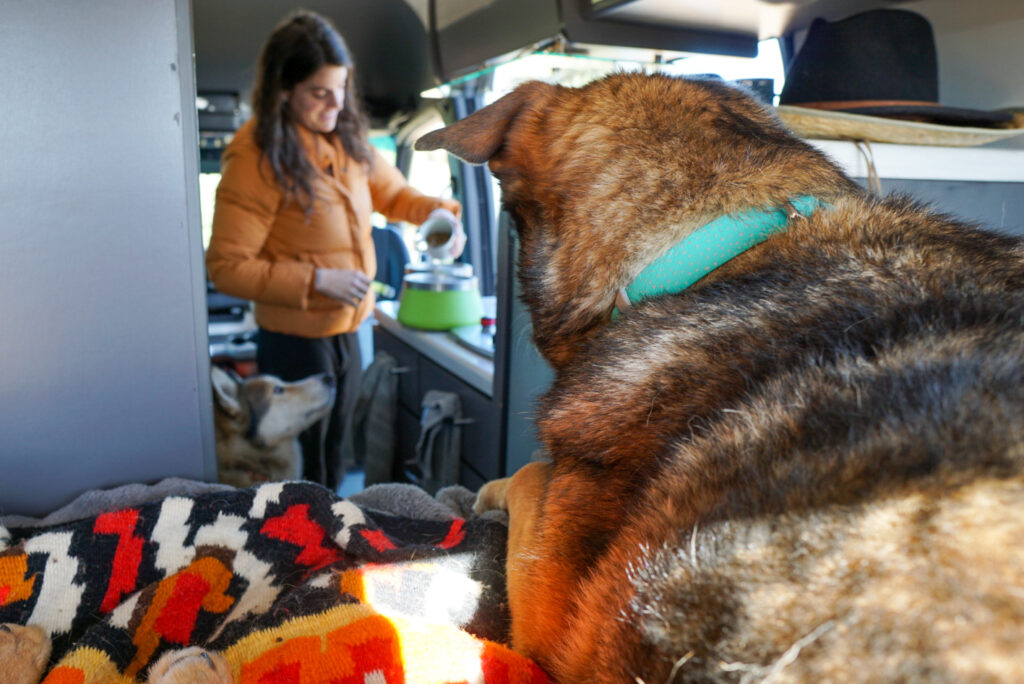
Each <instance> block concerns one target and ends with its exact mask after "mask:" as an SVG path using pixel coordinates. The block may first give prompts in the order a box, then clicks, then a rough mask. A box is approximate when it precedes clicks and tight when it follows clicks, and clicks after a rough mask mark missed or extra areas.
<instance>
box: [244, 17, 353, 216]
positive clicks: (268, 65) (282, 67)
mask: <svg viewBox="0 0 1024 684" xmlns="http://www.w3.org/2000/svg"><path fill="white" fill-rule="evenodd" d="M328 64H329V65H332V66H343V67H347V68H348V70H349V77H348V80H347V82H346V84H345V104H344V107H342V110H341V113H340V114H339V115H338V123H337V125H336V127H335V129H334V132H333V134H334V135H337V136H338V139H339V140H341V144H342V146H343V147H344V148H345V152H347V153H348V155H349V156H350V157H352V158H353V159H355V160H356V161H358V162H361V163H364V164H367V165H370V164H372V161H373V152H372V151H371V148H370V144H369V142H367V130H368V128H369V126H368V124H367V120H366V115H365V114H364V113H363V109H362V106H361V105H360V103H359V98H358V97H356V93H355V87H354V85H353V81H354V78H353V76H354V72H355V68H354V66H353V64H352V56H351V54H350V53H349V49H348V46H347V45H346V44H345V40H344V39H343V38H342V37H341V34H340V33H338V31H337V29H335V28H334V26H333V25H332V24H331V22H330V21H328V20H327V19H325V18H324V17H322V16H320V15H319V14H316V13H314V12H309V11H305V10H300V11H298V12H295V13H294V14H291V15H289V16H288V17H287V18H286V19H285V20H284V21H283V22H281V23H280V24H279V25H278V26H277V28H275V29H274V31H273V33H271V34H270V37H269V38H267V42H266V43H265V44H264V45H263V50H262V51H261V52H260V59H259V71H258V73H257V76H256V86H255V88H254V89H253V94H252V108H253V113H254V115H255V117H256V130H255V137H256V144H257V145H258V146H259V148H260V150H262V151H263V154H264V156H266V158H267V160H268V161H269V162H270V168H271V169H273V171H274V178H275V179H276V180H277V182H278V183H280V184H281V186H282V187H283V188H284V190H285V195H286V197H290V198H293V199H295V200H296V201H297V202H298V203H299V204H300V206H302V207H303V208H304V209H305V210H306V213H307V214H308V213H309V212H310V211H312V208H313V176H314V175H315V170H314V169H313V165H312V164H310V162H309V160H308V159H307V158H306V153H305V149H304V148H303V146H302V141H301V139H300V138H299V132H298V130H297V128H296V127H297V126H298V125H299V124H298V123H297V122H295V121H294V118H293V117H292V115H291V111H290V110H289V108H288V102H287V98H286V97H285V92H286V91H290V90H291V89H292V88H294V87H295V86H296V85H298V84H299V83H302V82H303V81H305V80H306V79H307V78H309V77H310V76H312V75H313V74H314V73H316V72H317V70H319V69H320V67H322V66H324V65H328Z"/></svg>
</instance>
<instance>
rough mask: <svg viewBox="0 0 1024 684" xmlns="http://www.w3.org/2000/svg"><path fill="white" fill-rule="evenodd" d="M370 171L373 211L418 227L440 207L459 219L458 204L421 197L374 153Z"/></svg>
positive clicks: (399, 172)
mask: <svg viewBox="0 0 1024 684" xmlns="http://www.w3.org/2000/svg"><path fill="white" fill-rule="evenodd" d="M374 155H375V156H374V163H373V171H372V172H371V173H370V195H371V197H372V198H373V208H374V209H375V210H377V211H379V212H380V213H382V214H384V215H385V216H386V217H388V219H391V220H397V221H408V222H409V223H415V224H417V225H419V224H420V223H423V222H424V221H426V220H427V217H428V216H430V212H432V211H433V210H434V209H438V208H443V209H447V210H448V211H450V212H452V213H453V214H455V216H456V217H459V218H461V216H462V205H461V204H459V203H458V202H457V201H456V200H453V199H447V198H443V197H431V196H429V195H424V194H423V193H422V192H420V191H419V190H417V189H416V188H414V187H412V186H411V185H409V183H408V181H406V179H405V176H403V175H402V172H401V171H399V170H398V169H396V168H395V167H394V166H392V165H391V164H389V163H388V161H387V160H386V159H384V157H382V156H381V155H380V153H379V152H377V151H376V150H374Z"/></svg>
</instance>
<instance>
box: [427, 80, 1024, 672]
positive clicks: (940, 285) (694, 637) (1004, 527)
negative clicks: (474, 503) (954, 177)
mask: <svg viewBox="0 0 1024 684" xmlns="http://www.w3.org/2000/svg"><path fill="white" fill-rule="evenodd" d="M417 148H418V149H436V148H445V149H447V150H449V151H451V152H452V153H454V154H456V155H457V156H459V157H461V158H462V159H464V160H467V161H469V162H472V163H484V162H489V165H490V168H491V170H492V172H493V173H494V174H495V175H496V176H497V177H498V179H499V180H500V182H501V187H502V197H503V204H504V206H505V208H506V209H507V210H509V211H510V212H511V213H512V214H513V216H514V218H515V220H516V225H517V230H518V234H519V240H520V251H519V255H518V257H519V274H518V275H519V278H520V280H521V283H522V288H523V297H524V300H525V302H526V303H527V305H528V306H529V308H530V310H531V315H532V321H533V333H534V340H535V342H536V344H537V347H538V349H539V350H540V352H541V354H542V355H543V356H544V357H545V358H546V359H547V360H548V361H549V362H550V363H551V365H552V366H553V367H554V369H555V371H556V377H555V382H554V385H553V388H552V389H551V390H550V391H549V392H548V393H547V395H546V396H545V397H544V399H543V400H542V402H541V405H540V406H539V411H538V414H539V418H538V429H539V434H540V437H541V439H542V442H543V444H544V446H545V448H546V451H547V452H548V454H549V456H550V458H551V463H550V465H548V464H543V463H535V464H531V465H530V466H528V467H527V468H526V469H524V470H521V471H520V472H519V473H518V474H516V476H514V477H513V478H512V480H511V482H509V481H500V482H498V483H492V485H490V486H489V487H486V488H485V489H484V490H482V492H481V496H480V503H482V504H484V505H488V504H489V503H490V504H491V505H494V504H497V505H501V504H502V502H504V501H507V504H508V507H509V510H510V517H511V525H512V529H511V534H510V542H509V544H510V548H509V561H508V574H509V598H510V606H511V610H512V621H513V625H512V629H513V644H514V646H515V647H516V648H517V649H519V650H521V651H522V652H524V653H525V654H527V655H529V656H532V657H533V658H535V659H536V660H537V661H539V663H540V664H541V665H542V666H544V667H545V668H547V669H548V671H549V672H550V673H552V674H553V675H554V676H555V678H556V679H557V680H559V681H565V682H603V681H614V682H645V683H646V684H654V683H657V684H663V683H665V682H670V681H684V680H686V681H699V680H724V681H754V680H758V681H760V680H766V681H768V680H770V681H877V680H900V681H969V680H970V681H976V680H1024V657H1022V655H1021V653H1022V650H1021V644H1022V643H1024V544H1022V540H1024V516H1022V515H1021V511H1022V510H1024V478H1022V475H1021V472H1022V468H1021V465H1022V455H1024V289H1022V286H1024V247H1022V244H1021V243H1020V242H1019V241H1018V240H1016V239H1011V238H1009V237H1003V236H1000V235H997V234H994V233H990V232H985V231H982V230H979V229H976V228H974V227H971V226H968V225H965V224H963V223H961V222H958V221H956V220H954V219H952V218H950V217H947V216H944V215H940V214H937V213H934V212H932V211H930V210H928V209H927V208H924V207H922V206H919V205H917V204H915V203H914V202H912V201H910V200H908V199H905V198H899V197H893V198H887V199H879V198H876V197H873V196H869V195H868V194H866V193H865V192H864V191H862V190H861V189H860V188H859V186H857V185H856V184H855V183H853V182H852V181H851V180H850V179H848V178H847V177H845V176H844V175H843V173H842V172H841V171H840V170H839V169H838V168H837V167H836V166H835V165H834V164H833V163H832V162H831V161H829V160H828V159H827V158H826V157H825V156H823V155H822V154H821V153H819V152H818V151H816V150H815V149H814V148H812V147H811V146H809V145H807V144H805V143H804V142H802V141H800V140H798V139H797V138H795V137H794V136H793V135H791V134H790V133H789V132H788V131H787V130H785V129H784V128H783V126H782V125H781V124H780V123H779V121H778V120H777V119H776V117H775V116H774V114H773V113H772V112H771V110H770V109H769V108H766V107H763V106H761V105H759V104H757V103H756V102H755V101H754V100H753V99H751V98H749V97H748V96H747V95H745V94H744V93H742V92H740V91H737V90H734V89H732V88H730V87H728V86H726V85H725V84H722V83H720V82H714V81H688V80H683V79H676V78H669V77H665V76H643V75H637V74H617V75H614V76H611V77H608V78H605V79H603V80H601V81H597V82H595V83H592V84H590V85H587V86H585V87H583V88H580V89H568V88H562V87H558V86H551V85H547V84H543V83H536V82H534V83H528V84H525V85H522V86H520V87H519V88H518V89H517V90H515V91H514V92H512V93H511V94H509V95H507V96H505V97H504V98H502V99H501V100H499V101H498V102H496V103H494V104H492V105H490V106H489V107H486V108H484V109H482V110H480V111H478V112H477V113H475V114H473V115H472V116H470V117H468V118H466V119H463V120H461V121H459V122H456V123H455V124H453V125H452V126H449V127H448V128H446V129H442V130H440V131H436V132H433V133H430V134H428V135H427V136H425V137H424V138H422V139H421V140H420V141H419V142H418V143H417ZM802 195H813V196H815V197H817V198H819V199H820V200H821V201H823V202H825V203H827V205H828V206H826V207H824V208H821V209H819V210H818V211H816V212H815V213H814V214H813V215H811V216H810V217H808V218H802V219H795V220H793V221H792V222H791V223H790V225H789V227H788V229H787V231H786V232H784V233H781V234H778V235H775V236H773V237H771V238H770V239H768V240H767V241H765V242H763V243H762V244H760V245H758V246H757V247H754V248H752V249H750V250H749V251H747V252H745V253H744V254H742V255H741V256H739V257H737V258H736V259H734V260H733V261H731V262H729V263H728V264H726V265H725V266H723V267H721V268H719V269H717V270H715V271H713V272H712V273H711V274H709V275H708V276H706V277H705V278H704V279H703V280H701V281H699V282H698V283H697V284H695V285H694V286H692V287H691V288H690V289H689V290H687V291H685V292H683V293H680V294H676V295H668V296H662V297H659V298H655V299H652V300H649V301H647V302H643V303H640V304H638V305H635V306H633V307H632V308H630V309H628V310H627V311H625V312H624V314H623V315H622V316H621V318H618V319H616V320H614V321H612V320H610V316H609V313H610V311H611V309H612V307H613V304H614V302H615V295H616V292H617V290H618V289H619V288H622V287H624V286H625V285H627V284H628V282H629V281H630V280H631V279H632V278H633V277H634V276H635V275H636V274H637V273H638V272H639V271H640V270H642V269H643V268H644V267H645V266H646V265H647V264H648V263H650V262H652V261H653V260H654V259H655V258H656V257H657V256H658V255H659V254H661V253H663V252H664V251H665V250H666V249H667V248H668V247H669V246H670V245H672V244H674V243H676V242H677V241H679V240H680V239H681V238H683V237H684V236H686V235H688V234H690V233H691V232H692V231H693V230H695V229H696V228H697V227H699V226H701V225H703V224H705V223H707V222H708V221H710V220H712V219H714V218H716V217H718V216H721V215H725V214H729V213H732V212H736V211H739V210H744V209H749V208H768V207H780V206H785V203H786V202H787V201H788V200H790V199H791V198H794V197H798V196H802Z"/></svg>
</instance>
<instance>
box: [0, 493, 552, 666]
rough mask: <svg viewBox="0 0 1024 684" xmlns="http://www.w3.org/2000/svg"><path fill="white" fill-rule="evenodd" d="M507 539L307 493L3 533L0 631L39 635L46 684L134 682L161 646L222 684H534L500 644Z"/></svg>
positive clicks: (234, 496) (153, 508)
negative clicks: (45, 636) (193, 649)
mask: <svg viewBox="0 0 1024 684" xmlns="http://www.w3.org/2000/svg"><path fill="white" fill-rule="evenodd" d="M505 540H506V528H505V526H504V525H503V524H501V522H498V521H495V520H493V519H487V518H481V517H468V518H466V517H458V516H456V515H454V514H453V515H452V516H451V517H450V518H449V519H443V520H442V519H429V520H425V519H415V518H408V517H403V516H400V515H394V514H392V513H386V512H382V511H379V510H376V509H373V508H368V507H366V506H365V505H364V506H359V505H357V504H355V503H353V502H352V501H350V500H346V499H339V498H337V497H336V496H334V495H333V493H331V492H330V491H329V490H327V489H324V488H323V487H320V486H319V485H315V484H310V483H299V482H290V483H274V484H267V485H263V486H260V487H257V488H252V489H245V490H235V489H232V490H226V491H217V492H207V493H202V494H198V495H195V496H169V497H166V498H163V499H160V500H158V501H153V502H149V503H145V504H141V505H137V506H129V507H126V508H122V509H119V510H113V511H109V512H103V513H100V514H98V515H94V516H91V517H87V518H81V519H76V520H72V521H67V522H63V523H61V524H55V525H48V526H43V527H24V528H13V529H10V530H8V529H6V528H3V527H0V622H14V623H19V624H34V625H38V626H40V627H42V628H43V629H44V630H46V631H47V632H48V633H49V634H50V636H51V637H52V639H53V644H54V648H53V656H52V658H51V664H50V669H49V671H48V674H47V676H46V678H45V679H44V682H46V684H66V683H71V682H74V683H75V684H92V683H99V682H103V683H107V682H110V683H118V684H127V683H129V682H136V681H144V679H145V677H146V674H147V670H148V667H149V666H150V665H151V664H152V663H153V662H155V661H156V659H157V658H158V657H159V656H160V655H161V654H163V653H164V652H166V651H167V650H170V649H177V648H182V647H185V646H188V645H199V646H203V647H206V648H208V649H211V650H216V651H220V652H222V653H223V654H224V655H225V657H226V658H227V660H228V662H229V663H230V664H231V666H232V669H233V673H234V678H235V681H236V682H254V683H255V682H260V683H263V684H269V683H271V682H273V683H278V684H284V683H285V682H295V683H298V682H303V683H306V682H336V683H348V682H353V683H358V684H365V683H366V682H373V683H383V682H388V683H391V682H403V681H405V682H523V683H527V682H531V683H532V682H545V681H547V678H546V677H545V675H544V674H543V673H542V672H541V671H540V670H539V668H537V667H536V666H535V665H534V664H533V663H532V662H530V661H529V660H527V659H525V658H522V657H521V656H518V655H517V654H515V653H513V652H512V651H511V650H509V649H508V648H506V647H505V646H503V645H502V643H503V642H504V641H505V640H506V638H507V632H508V609H507V604H506V600H505V586H504V572H503V570H504V555H505Z"/></svg>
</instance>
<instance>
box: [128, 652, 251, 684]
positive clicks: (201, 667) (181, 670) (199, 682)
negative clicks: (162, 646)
mask: <svg viewBox="0 0 1024 684" xmlns="http://www.w3.org/2000/svg"><path fill="white" fill-rule="evenodd" d="M147 681H148V682H149V684H232V682H233V681H234V679H233V677H232V676H231V666H230V665H228V661H227V660H226V659H225V658H224V656H222V655H221V654H220V653H213V652H210V651H207V650H206V649H202V648H199V647H197V646H191V647H189V648H183V649H181V650H179V651H169V652H167V653H165V654H163V656H161V658H160V660H158V661H156V664H155V665H153V667H152V668H151V669H150V671H149V679H148V680H147Z"/></svg>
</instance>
